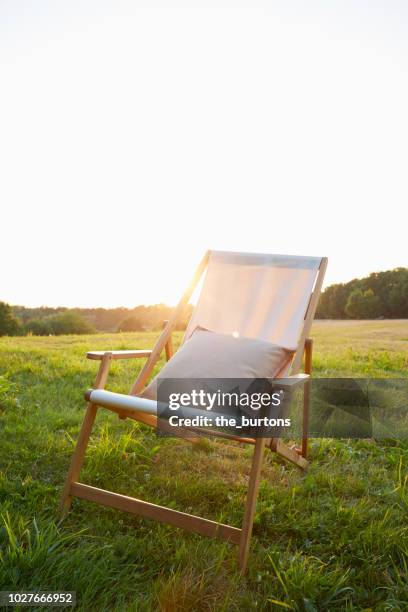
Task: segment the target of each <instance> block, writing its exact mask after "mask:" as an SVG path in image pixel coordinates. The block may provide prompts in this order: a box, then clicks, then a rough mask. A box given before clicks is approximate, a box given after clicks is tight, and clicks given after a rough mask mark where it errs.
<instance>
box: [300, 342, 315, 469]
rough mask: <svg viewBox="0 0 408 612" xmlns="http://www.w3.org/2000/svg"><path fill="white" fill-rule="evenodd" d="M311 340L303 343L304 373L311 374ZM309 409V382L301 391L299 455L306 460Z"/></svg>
mask: <svg viewBox="0 0 408 612" xmlns="http://www.w3.org/2000/svg"><path fill="white" fill-rule="evenodd" d="M312 353H313V340H312V339H311V338H308V339H307V340H306V342H305V373H306V374H311V373H312ZM309 408H310V381H309V380H307V381H306V382H305V387H304V389H303V427H302V449H301V455H302V457H303V458H304V459H307V451H308V442H309Z"/></svg>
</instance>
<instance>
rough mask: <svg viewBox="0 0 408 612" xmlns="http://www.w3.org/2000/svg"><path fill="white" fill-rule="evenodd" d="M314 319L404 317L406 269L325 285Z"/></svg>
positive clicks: (407, 309) (407, 308)
mask: <svg viewBox="0 0 408 612" xmlns="http://www.w3.org/2000/svg"><path fill="white" fill-rule="evenodd" d="M316 318H318V319H378V318H384V319H406V318H408V268H395V269H394V270H388V271H386V272H373V273H372V274H370V275H369V276H367V277H365V278H360V279H354V280H352V281H350V282H348V283H338V284H336V285H330V286H329V287H326V289H325V290H324V291H323V293H322V294H321V296H320V300H319V305H318V308H317V312H316Z"/></svg>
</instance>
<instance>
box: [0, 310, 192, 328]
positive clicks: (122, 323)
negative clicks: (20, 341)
mask: <svg viewBox="0 0 408 612" xmlns="http://www.w3.org/2000/svg"><path fill="white" fill-rule="evenodd" d="M3 304H4V302H3ZM7 307H8V310H7ZM3 310H4V311H5V313H6V312H7V323H6V324H5V326H4V329H3V330H2V326H1V322H0V335H22V334H26V333H32V334H34V335H36V336H48V335H50V334H51V335H60V334H87V333H92V332H117V331H123V332H125V331H151V330H158V329H161V327H162V326H163V321H165V320H167V319H169V318H170V316H171V315H172V313H173V310H174V308H172V307H171V306H167V305H166V304H154V305H151V306H144V305H141V306H136V307H135V308H65V307H62V306H61V307H59V308H50V307H47V306H40V307H39V308H27V307H25V306H12V307H10V306H8V305H7V304H4V308H3ZM191 312H192V306H191V305H188V306H187V308H186V309H185V313H184V316H183V317H182V318H181V320H180V323H179V325H178V329H185V327H186V325H187V322H188V320H189V318H190V316H191ZM0 315H1V308H0ZM0 318H1V316H0ZM4 318H5V319H6V316H4Z"/></svg>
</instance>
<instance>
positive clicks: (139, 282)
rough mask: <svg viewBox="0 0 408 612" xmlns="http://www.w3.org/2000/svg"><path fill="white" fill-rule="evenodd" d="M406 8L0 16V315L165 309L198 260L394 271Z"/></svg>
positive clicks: (404, 150)
mask: <svg viewBox="0 0 408 612" xmlns="http://www.w3.org/2000/svg"><path fill="white" fill-rule="evenodd" d="M407 109H408V4H407V3H406V2H403V1H401V2H397V1H395V0H383V1H381V2H378V1H368V0H367V1H365V2H362V1H361V0H360V1H359V0H354V1H353V2H351V1H348V0H342V1H335V0H333V1H332V2H327V1H321V2H320V1H317V0H311V1H309V2H307V3H305V2H303V1H294V0H292V1H291V0H282V1H268V2H260V1H258V0H246V1H243V0H238V1H236V2H226V1H223V0H217V1H214V0H208V1H207V2H203V1H200V2H196V1H194V0H190V1H188V2H181V1H179V2H172V1H171V0H169V1H167V2H157V1H154V0H150V1H149V2H141V1H140V2H137V1H134V2H123V1H121V0H112V1H109V2H107V1H99V0H95V1H90V0H81V1H70V2H67V1H65V2H61V1H54V0H53V1H49V2H45V1H42V0H35V1H34V0H32V1H31V2H24V1H19V0H17V1H16V0H14V1H7V0H6V1H5V0H3V1H2V2H1V3H0V207H1V217H0V219H1V225H0V261H1V274H0V300H5V301H7V302H9V303H11V304H22V305H26V306H40V305H49V306H59V305H64V306H71V307H73V306H82V307H96V306H104V307H115V306H128V307H133V306H135V305H137V304H141V303H144V304H149V303H157V302H166V303H169V304H174V303H175V302H176V301H177V300H178V298H179V296H180V294H181V293H182V291H183V290H184V289H185V287H186V285H187V284H188V281H189V279H190V277H191V275H192V273H193V270H194V268H195V266H196V265H197V264H198V262H199V260H200V259H201V257H202V255H203V254H204V252H205V251H206V250H207V249H212V248H213V249H224V250H235V251H253V252H266V253H284V254H299V255H321V256H327V257H328V258H329V265H328V269H327V274H326V285H327V284H331V283H334V282H344V281H348V280H351V279H352V278H356V277H361V276H365V275H366V274H368V273H370V272H374V271H380V270H386V269H390V268H394V267H397V266H408V248H407V242H408V241H407V226H408V223H407V221H408V218H407V217H408V213H407V211H408V206H407V204H408V180H407V169H408V144H407V143H408V112H407Z"/></svg>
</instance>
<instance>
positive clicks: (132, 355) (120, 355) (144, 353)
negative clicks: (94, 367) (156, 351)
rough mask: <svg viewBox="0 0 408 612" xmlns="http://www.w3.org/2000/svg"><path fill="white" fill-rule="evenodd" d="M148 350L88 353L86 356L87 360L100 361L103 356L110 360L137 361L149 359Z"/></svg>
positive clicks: (149, 352)
mask: <svg viewBox="0 0 408 612" xmlns="http://www.w3.org/2000/svg"><path fill="white" fill-rule="evenodd" d="M151 352H152V351H150V350H138V351H89V352H88V353H87V354H86V358H87V359H96V360H98V361H101V359H102V358H103V356H104V355H110V356H111V359H137V358H139V357H149V356H150V355H151Z"/></svg>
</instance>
